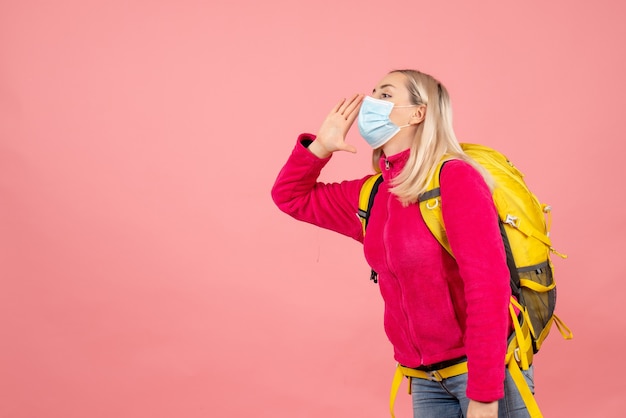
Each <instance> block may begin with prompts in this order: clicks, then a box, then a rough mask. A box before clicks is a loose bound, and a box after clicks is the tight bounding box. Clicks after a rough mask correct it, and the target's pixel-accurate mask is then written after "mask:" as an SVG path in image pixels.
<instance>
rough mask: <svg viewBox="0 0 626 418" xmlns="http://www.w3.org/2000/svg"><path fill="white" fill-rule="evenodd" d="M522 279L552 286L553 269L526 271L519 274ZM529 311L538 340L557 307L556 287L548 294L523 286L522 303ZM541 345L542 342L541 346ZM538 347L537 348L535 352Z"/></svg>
mask: <svg viewBox="0 0 626 418" xmlns="http://www.w3.org/2000/svg"><path fill="white" fill-rule="evenodd" d="M519 276H520V279H526V280H531V281H533V282H536V283H539V284H541V285H543V286H550V285H551V284H552V282H553V280H554V279H553V277H552V269H551V268H550V267H544V268H541V269H537V270H531V271H525V272H520V273H519ZM520 302H521V303H522V305H525V306H526V307H527V309H528V314H529V316H530V322H531V323H532V326H533V330H534V331H535V335H534V337H535V338H538V337H539V336H540V335H541V334H542V332H543V329H544V328H545V327H546V325H547V324H548V323H549V322H550V319H551V318H552V315H553V314H554V307H555V305H556V287H555V288H553V289H551V290H549V291H547V292H536V291H534V290H532V289H529V288H527V287H523V286H522V295H521V301H520ZM538 345H541V341H539V344H538ZM536 351H537V345H536V346H535V352H536Z"/></svg>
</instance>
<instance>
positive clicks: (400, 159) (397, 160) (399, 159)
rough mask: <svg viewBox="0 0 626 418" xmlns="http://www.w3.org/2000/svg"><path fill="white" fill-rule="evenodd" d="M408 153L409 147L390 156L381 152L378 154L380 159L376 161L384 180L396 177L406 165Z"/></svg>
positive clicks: (409, 152) (409, 151)
mask: <svg viewBox="0 0 626 418" xmlns="http://www.w3.org/2000/svg"><path fill="white" fill-rule="evenodd" d="M410 155H411V150H410V149H406V150H404V151H400V152H399V153H397V154H393V155H390V156H386V155H385V154H384V153H383V154H382V155H381V156H380V160H379V162H378V165H379V167H380V171H381V173H383V178H384V179H385V180H390V179H392V178H394V177H396V176H397V175H398V174H399V173H400V171H402V169H403V168H404V166H405V165H406V162H407V161H408V160H409V156H410Z"/></svg>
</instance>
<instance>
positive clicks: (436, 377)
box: [426, 370, 443, 382]
mask: <svg viewBox="0 0 626 418" xmlns="http://www.w3.org/2000/svg"><path fill="white" fill-rule="evenodd" d="M426 373H427V374H428V380H430V381H432V382H441V381H442V380H443V377H442V376H441V373H439V371H437V370H433V371H432V372H426Z"/></svg>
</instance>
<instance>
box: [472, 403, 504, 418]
mask: <svg viewBox="0 0 626 418" xmlns="http://www.w3.org/2000/svg"><path fill="white" fill-rule="evenodd" d="M467 418H498V401H495V402H487V403H485V402H478V401H474V400H471V399H470V401H469V406H468V407H467Z"/></svg>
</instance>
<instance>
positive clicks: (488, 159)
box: [358, 144, 573, 418]
mask: <svg viewBox="0 0 626 418" xmlns="http://www.w3.org/2000/svg"><path fill="white" fill-rule="evenodd" d="M461 147H462V148H463V150H464V151H465V153H466V154H467V155H469V156H470V157H471V158H472V159H474V160H475V161H476V162H477V163H479V164H480V165H481V166H483V167H484V168H485V169H486V170H487V171H488V172H489V173H491V175H492V177H493V179H494V180H495V183H496V187H495V188H494V191H493V200H494V203H495V206H496V208H497V211H498V215H499V218H500V229H501V231H502V238H503V242H504V246H505V249H506V253H507V264H508V266H509V271H510V272H511V291H512V296H511V303H510V304H509V311H510V314H511V318H512V320H513V325H514V328H515V333H514V334H513V335H512V336H511V338H510V339H509V346H508V350H507V356H506V360H505V361H506V364H507V367H508V369H509V372H510V373H511V376H512V377H513V380H514V381H515V383H516V385H517V387H518V389H519V390H520V393H521V395H522V398H523V399H524V401H525V402H526V406H527V408H528V411H529V413H530V416H531V417H533V418H535V417H541V416H542V415H541V412H540V411H539V408H538V406H537V403H536V402H535V400H534V397H533V395H532V392H531V391H530V388H529V387H528V385H527V384H526V381H525V380H524V377H523V375H522V373H521V370H526V369H528V368H529V367H530V365H531V364H532V358H533V354H534V353H536V352H537V351H539V349H540V347H541V344H542V343H543V341H544V340H545V338H546V337H547V335H548V333H549V332H550V328H551V326H552V324H553V323H554V324H555V325H556V327H557V328H558V329H559V331H560V332H561V335H562V336H563V338H565V339H571V338H572V337H573V335H572V332H571V331H570V329H569V328H568V327H567V326H566V325H565V324H564V323H563V322H562V321H561V320H560V319H559V318H558V317H557V316H556V315H555V314H554V308H555V305H556V284H555V282H554V277H553V266H552V263H551V261H550V253H554V254H557V255H559V256H561V257H563V258H566V257H567V256H565V255H563V254H560V253H558V252H557V251H556V250H555V249H554V248H553V247H552V243H551V240H550V238H549V229H550V221H551V219H550V218H551V215H550V211H551V208H550V206H548V205H544V204H541V203H540V202H539V200H538V199H537V198H536V197H535V195H534V194H533V193H532V192H531V191H530V190H529V189H528V187H527V186H526V183H525V182H524V175H523V174H522V173H521V172H520V171H519V170H518V169H517V168H516V167H515V166H514V165H513V164H512V163H511V162H510V161H509V160H508V159H507V158H506V157H505V156H504V155H502V154H501V153H500V152H498V151H496V150H494V149H492V148H489V147H486V146H483V145H476V144H461ZM448 160H449V158H444V159H443V161H442V162H441V163H439V165H438V166H437V167H436V169H435V173H434V175H433V177H432V180H431V182H430V184H429V186H428V188H427V191H426V192H425V193H424V194H422V195H421V196H419V199H418V202H419V206H420V212H421V214H422V217H423V218H424V221H425V222H426V225H427V226H428V228H429V229H430V231H431V232H432V234H433V235H434V236H435V238H436V239H437V241H439V243H441V245H443V247H444V248H445V249H446V250H447V251H448V252H449V253H450V254H451V255H452V256H454V254H452V251H451V249H450V245H449V244H448V240H447V237H446V231H445V227H444V224H443V217H442V213H441V196H440V193H439V174H440V172H441V168H442V166H443V164H445V162H446V161H448ZM381 182H382V176H381V175H380V174H376V175H374V176H372V177H370V178H369V179H368V180H367V181H366V182H365V184H364V185H363V187H362V188H361V193H360V196H359V212H358V215H359V217H360V218H361V222H362V224H363V233H364V234H365V229H366V227H367V222H368V219H369V213H370V210H371V207H372V204H373V202H374V196H375V194H376V191H377V190H378V185H379V184H380V183H381ZM546 215H547V217H548V222H547V223H546ZM371 278H372V280H374V282H376V272H374V271H372V277H371ZM401 369H404V368H402V367H399V368H398V370H399V371H397V372H396V379H394V385H393V387H392V394H391V399H390V408H391V413H392V416H393V404H394V402H395V392H396V391H397V389H398V386H399V385H400V381H401V379H402V375H403V374H404V375H405V376H407V377H409V378H410V377H411V376H409V375H407V374H406V373H402V374H401V372H400V370H401ZM398 376H399V379H400V381H398ZM409 386H410V385H409Z"/></svg>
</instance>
